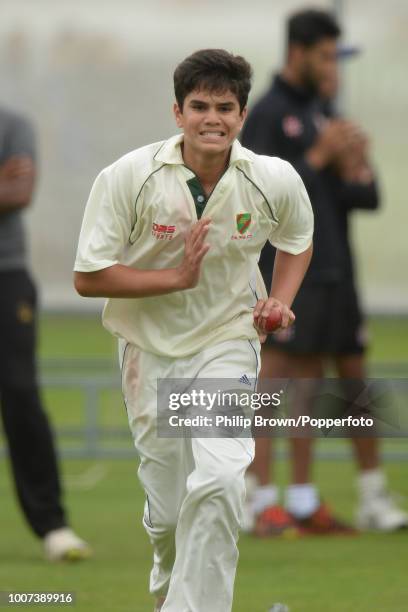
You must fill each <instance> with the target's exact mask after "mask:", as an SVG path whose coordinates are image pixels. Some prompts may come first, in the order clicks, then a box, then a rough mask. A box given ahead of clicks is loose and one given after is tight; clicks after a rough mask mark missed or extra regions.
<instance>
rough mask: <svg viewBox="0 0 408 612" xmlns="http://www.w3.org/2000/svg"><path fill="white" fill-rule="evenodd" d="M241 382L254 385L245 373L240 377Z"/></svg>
mask: <svg viewBox="0 0 408 612" xmlns="http://www.w3.org/2000/svg"><path fill="white" fill-rule="evenodd" d="M239 382H240V383H243V384H244V385H249V386H250V387H252V384H251V381H250V380H249V378H248V376H247V375H246V374H243V376H241V378H240V379H239Z"/></svg>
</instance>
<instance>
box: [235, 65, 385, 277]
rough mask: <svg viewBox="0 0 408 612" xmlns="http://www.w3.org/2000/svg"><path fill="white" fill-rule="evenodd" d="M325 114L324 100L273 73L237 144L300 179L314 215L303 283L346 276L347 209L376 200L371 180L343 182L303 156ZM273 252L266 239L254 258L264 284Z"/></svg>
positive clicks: (349, 258) (349, 273)
mask: <svg viewBox="0 0 408 612" xmlns="http://www.w3.org/2000/svg"><path fill="white" fill-rule="evenodd" d="M329 114H330V113H329ZM327 115H328V110H327V106H326V105H324V104H323V103H322V101H321V100H320V99H319V98H317V97H316V96H313V95H311V94H309V93H307V92H305V91H302V90H299V89H296V88H294V87H293V86H292V85H290V84H289V83H287V82H286V81H285V80H284V79H283V78H282V77H281V76H276V77H275V78H274V81H273V83H272V87H271V88H270V89H269V91H268V92H267V93H266V94H265V95H264V96H263V97H262V98H261V99H260V100H259V101H258V102H257V103H256V104H255V106H254V107H253V109H252V111H251V112H250V113H249V116H248V119H247V121H246V124H245V127H244V130H243V135H242V144H243V145H244V146H245V147H247V148H248V149H251V150H253V151H254V152H255V153H258V154H260V155H269V156H277V157H281V158H282V159H285V160H286V161H289V162H290V163H291V164H292V165H293V166H294V168H295V169H296V170H297V171H298V173H299V174H300V176H301V177H302V179H303V182H304V183H305V187H306V189H307V191H308V194H309V197H310V200H311V203H312V207H313V212H314V215H315V231H314V238H313V240H314V251H313V257H312V261H311V264H310V267H309V270H308V272H307V274H306V277H305V280H304V284H322V283H324V284H326V283H335V282H340V281H342V280H344V279H345V278H352V275H353V265H352V256H351V250H350V244H349V238H348V213H349V212H350V210H351V209H352V208H376V207H377V205H378V195H377V189H376V186H375V184H374V183H372V184H370V185H368V186H365V185H364V186H363V185H359V184H354V183H345V182H344V181H342V180H341V179H340V178H338V177H337V176H336V175H335V174H334V173H333V172H332V171H331V170H330V169H323V170H315V169H314V168H312V166H310V165H309V164H308V162H307V161H306V159H305V153H306V151H307V150H308V149H310V147H311V146H312V145H313V144H314V143H315V141H316V139H317V137H318V134H319V131H320V129H321V128H322V126H323V125H324V122H325V121H326V117H327ZM274 257H275V249H274V248H273V247H272V246H271V245H270V244H269V243H267V244H266V246H265V248H264V249H263V251H262V254H261V259H260V268H261V271H262V274H263V276H264V279H265V282H266V284H267V286H269V285H270V278H271V272H272V269H273V262H274Z"/></svg>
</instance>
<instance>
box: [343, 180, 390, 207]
mask: <svg viewBox="0 0 408 612" xmlns="http://www.w3.org/2000/svg"><path fill="white" fill-rule="evenodd" d="M337 195H338V198H339V202H340V203H341V205H342V206H344V207H345V208H347V209H348V210H352V209H360V210H377V209H378V208H379V205H380V198H379V193H378V187H377V184H376V182H375V181H374V180H371V181H370V182H369V183H358V182H347V181H339V185H338V189H337Z"/></svg>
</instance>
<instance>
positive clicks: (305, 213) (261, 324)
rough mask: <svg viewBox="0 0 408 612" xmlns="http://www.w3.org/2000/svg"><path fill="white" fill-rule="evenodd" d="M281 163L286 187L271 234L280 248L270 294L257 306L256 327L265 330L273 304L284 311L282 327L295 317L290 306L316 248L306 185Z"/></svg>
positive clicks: (278, 203)
mask: <svg viewBox="0 0 408 612" xmlns="http://www.w3.org/2000/svg"><path fill="white" fill-rule="evenodd" d="M281 165H282V167H281V172H282V177H283V178H282V184H281V189H282V191H281V194H280V197H278V199H277V201H276V209H275V212H276V216H277V218H278V220H279V222H278V225H277V226H276V227H275V228H274V229H273V230H272V233H271V236H270V242H271V243H272V244H273V245H274V246H275V247H276V249H277V250H276V256H275V262H274V268H273V275H272V285H271V291H270V297H269V298H268V300H259V302H258V303H257V305H256V307H255V310H254V320H255V327H256V328H257V329H259V330H260V331H261V332H262V331H264V330H265V321H266V319H267V317H268V316H269V314H270V313H271V310H272V309H273V308H279V310H280V311H281V315H282V322H281V328H286V327H288V325H290V324H291V323H293V321H294V320H295V315H294V314H293V312H292V311H291V310H290V307H291V305H292V302H293V300H294V298H295V296H296V293H297V292H298V290H299V287H300V285H301V283H302V281H303V278H304V276H305V274H306V271H307V269H308V267H309V263H310V260H311V257H312V252H313V246H312V236H313V212H312V207H311V204H310V201H309V197H308V195H307V192H306V189H305V186H304V184H303V182H302V180H301V178H300V176H299V175H298V174H297V172H295V170H294V169H293V167H292V166H291V165H290V164H288V163H287V162H283V161H281ZM275 188H278V186H277V185H275Z"/></svg>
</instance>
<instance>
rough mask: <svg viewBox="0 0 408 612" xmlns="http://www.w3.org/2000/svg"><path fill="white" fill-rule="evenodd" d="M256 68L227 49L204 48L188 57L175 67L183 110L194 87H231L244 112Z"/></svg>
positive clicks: (176, 90)
mask: <svg viewBox="0 0 408 612" xmlns="http://www.w3.org/2000/svg"><path fill="white" fill-rule="evenodd" d="M251 79H252V68H251V66H250V64H249V63H248V62H247V61H246V59H244V58H243V57H242V56H241V55H232V54H231V53H228V51H224V49H202V50H200V51H196V52H195V53H193V54H192V55H189V56H188V57H186V59H185V60H183V61H182V62H181V63H180V64H179V65H178V66H177V68H176V70H175V71H174V93H175V95H176V100H177V104H178V106H179V108H180V110H181V111H182V110H183V104H184V100H185V98H186V96H188V94H189V93H191V92H192V91H200V90H205V91H209V92H212V93H215V92H216V93H224V92H225V91H231V92H232V93H233V94H234V95H235V96H236V97H237V100H238V103H239V108H240V112H242V111H243V109H244V108H245V106H246V105H247V102H248V95H249V92H250V89H251Z"/></svg>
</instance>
